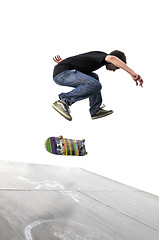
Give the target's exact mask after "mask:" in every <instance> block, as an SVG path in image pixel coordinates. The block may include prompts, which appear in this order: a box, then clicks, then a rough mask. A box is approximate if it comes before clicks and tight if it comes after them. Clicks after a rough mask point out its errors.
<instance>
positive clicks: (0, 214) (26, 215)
mask: <svg viewBox="0 0 159 240" xmlns="http://www.w3.org/2000/svg"><path fill="white" fill-rule="evenodd" d="M52 239H53V240H159V197H157V196H154V195H152V194H149V193H146V192H142V191H140V190H138V189H134V188H132V187H129V186H126V185H123V184H121V183H118V182H115V181H113V180H110V179H108V178H104V177H101V176H99V175H96V174H93V173H91V172H88V171H86V170H83V169H78V168H66V167H58V166H46V165H40V164H27V163H15V162H5V161H0V240H52Z"/></svg>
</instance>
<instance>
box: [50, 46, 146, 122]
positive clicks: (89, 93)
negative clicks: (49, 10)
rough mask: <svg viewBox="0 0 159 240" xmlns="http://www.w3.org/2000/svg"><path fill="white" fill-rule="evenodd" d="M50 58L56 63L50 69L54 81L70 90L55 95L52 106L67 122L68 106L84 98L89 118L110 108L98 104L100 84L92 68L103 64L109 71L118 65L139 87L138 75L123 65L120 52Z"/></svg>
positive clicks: (103, 113) (114, 69)
mask: <svg viewBox="0 0 159 240" xmlns="http://www.w3.org/2000/svg"><path fill="white" fill-rule="evenodd" d="M53 60H54V61H55V62H56V63H58V64H57V65H56V66H55V68H54V72H53V79H54V81H55V83H57V84H59V85H61V86H69V87H73V88H74V89H73V90H72V91H70V92H67V93H61V94H59V99H60V100H58V101H56V102H55V103H53V105H52V106H53V108H54V109H55V110H56V111H57V112H59V113H60V114H61V115H62V116H63V117H65V118H66V119H67V120H69V121H71V120H72V117H71V115H70V110H69V107H70V106H71V105H72V104H73V103H75V102H77V101H79V100H83V99H85V98H89V105H90V114H91V118H92V119H97V118H101V117H105V116H107V115H109V114H111V113H113V111H112V110H109V111H108V110H104V109H103V108H102V107H101V103H102V96H101V88H102V85H101V83H100V82H99V77H98V75H97V74H96V73H94V72H93V71H95V70H97V69H99V68H101V67H102V66H106V69H107V70H109V71H114V72H115V71H116V70H117V69H119V68H122V69H123V70H125V71H126V72H128V73H129V74H130V75H131V77H132V78H133V80H134V81H135V82H136V85H138V82H139V83H140V86H141V87H142V84H143V80H142V78H141V77H140V76H139V75H138V74H137V73H135V72H134V71H133V70H132V69H131V68H129V67H128V66H127V65H126V56H125V54H124V53H123V52H121V51H118V50H115V51H113V52H111V53H109V54H107V53H105V52H100V51H92V52H87V53H84V54H79V55H76V56H73V57H69V58H66V59H64V60H63V59H61V57H60V56H59V55H57V56H55V58H53Z"/></svg>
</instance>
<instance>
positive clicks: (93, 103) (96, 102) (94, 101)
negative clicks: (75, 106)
mask: <svg viewBox="0 0 159 240" xmlns="http://www.w3.org/2000/svg"><path fill="white" fill-rule="evenodd" d="M88 75H89V76H91V77H93V78H95V79H96V80H97V81H99V77H98V75H97V74H96V73H94V72H91V73H89V74H88ZM101 104H102V95H101V91H99V92H97V93H94V94H93V95H91V96H90V97H89V105H90V110H89V111H90V114H91V116H92V115H93V114H95V113H96V112H97V111H98V109H99V108H100V106H101Z"/></svg>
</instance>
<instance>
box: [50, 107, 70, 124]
mask: <svg viewBox="0 0 159 240" xmlns="http://www.w3.org/2000/svg"><path fill="white" fill-rule="evenodd" d="M52 107H53V108H54V109H55V110H56V111H57V112H58V113H60V114H61V115H62V116H63V117H64V118H66V119H67V120H68V121H71V120H72V117H69V116H68V115H66V114H65V113H64V112H62V111H61V110H60V109H59V108H58V107H57V106H56V105H55V104H54V103H53V104H52Z"/></svg>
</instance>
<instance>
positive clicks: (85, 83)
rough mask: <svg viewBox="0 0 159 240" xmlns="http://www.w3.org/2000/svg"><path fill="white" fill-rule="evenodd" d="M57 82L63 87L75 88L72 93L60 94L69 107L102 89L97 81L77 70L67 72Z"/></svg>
mask: <svg viewBox="0 0 159 240" xmlns="http://www.w3.org/2000/svg"><path fill="white" fill-rule="evenodd" d="M55 82H56V83H57V84H59V85H62V86H69V87H73V88H74V89H73V90H72V91H70V92H67V93H61V94H59V98H60V100H61V101H63V102H65V103H66V104H67V105H68V106H71V105H72V104H73V103H75V102H77V101H80V100H83V99H85V98H88V97H90V96H91V95H93V94H96V93H98V92H100V90H101V87H102V86H101V84H100V82H99V81H98V80H97V79H95V78H93V77H92V76H90V75H87V74H84V73H81V72H79V71H76V70H70V71H67V72H66V74H64V75H63V77H62V78H61V77H60V78H58V79H55Z"/></svg>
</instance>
